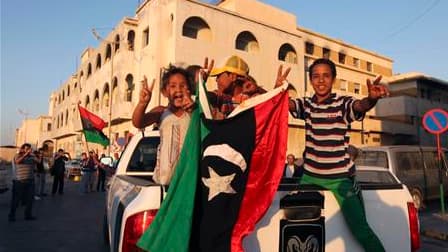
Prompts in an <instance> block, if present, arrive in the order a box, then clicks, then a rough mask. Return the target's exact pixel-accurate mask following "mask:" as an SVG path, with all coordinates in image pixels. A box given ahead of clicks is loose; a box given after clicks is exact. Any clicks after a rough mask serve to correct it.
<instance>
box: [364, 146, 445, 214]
mask: <svg viewBox="0 0 448 252" xmlns="http://www.w3.org/2000/svg"><path fill="white" fill-rule="evenodd" d="M447 154H448V150H447V149H442V160H441V162H439V160H438V153H437V148H436V147H424V146H416V145H391V146H375V147H363V148H361V153H360V154H359V155H358V157H357V159H356V160H355V163H356V165H368V166H376V167H385V168H387V169H389V170H390V171H391V172H392V173H393V174H395V175H396V176H397V177H398V179H399V180H400V181H401V182H402V183H403V184H405V185H406V186H407V187H408V188H409V191H410V193H411V195H412V198H413V200H414V203H415V206H416V207H417V208H420V207H423V206H424V201H425V200H428V199H438V198H440V180H442V181H443V188H444V194H445V196H447V194H448V176H447V175H448V174H447V167H448V166H447V159H446V157H447ZM439 171H440V174H439ZM439 176H440V177H439Z"/></svg>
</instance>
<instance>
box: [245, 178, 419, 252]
mask: <svg viewBox="0 0 448 252" xmlns="http://www.w3.org/2000/svg"><path fill="white" fill-rule="evenodd" d="M319 192H320V194H321V195H322V196H323V198H324V204H323V205H324V208H323V209H322V212H321V217H323V218H322V219H324V223H325V224H324V227H323V230H324V231H322V232H323V238H322V239H324V240H325V251H350V252H352V251H353V252H355V251H360V252H361V251H364V250H363V249H362V247H361V246H360V245H359V244H358V243H357V241H356V240H355V238H354V237H353V236H352V234H351V232H350V230H349V229H348V227H347V225H346V223H345V220H344V217H343V215H342V212H341V211H340V209H339V205H338V203H337V201H336V199H335V197H334V196H333V194H332V193H331V192H330V191H326V190H323V191H319ZM299 193H300V192H299ZM287 194H288V193H287V192H281V191H279V192H278V193H277V195H276V197H275V200H274V202H273V204H272V205H271V207H270V208H269V209H268V212H267V213H266V214H265V216H264V217H263V219H262V220H261V221H260V222H259V223H258V224H257V226H256V230H254V232H253V233H252V234H250V235H249V236H248V237H246V238H245V239H244V248H245V251H251V252H252V251H285V252H286V249H285V247H286V245H285V244H281V242H280V240H281V238H280V237H281V235H280V234H281V233H283V235H282V236H285V235H284V229H285V225H284V224H285V222H286V219H287V218H286V216H285V209H280V200H281V199H282V198H283V197H284V196H286V195H287ZM362 195H363V199H364V205H365V208H366V215H367V219H368V222H369V224H370V226H371V227H372V229H373V230H374V231H375V233H376V234H377V235H378V237H379V238H380V240H381V241H382V243H383V245H384V247H385V249H386V251H410V250H411V249H410V231H409V218H408V211H407V201H409V202H411V201H412V200H411V198H410V197H409V193H408V192H407V189H406V188H405V187H403V188H401V189H398V188H397V189H384V190H378V189H376V190H363V191H362ZM397 199H400V200H397ZM403 199H405V200H403ZM304 211H306V209H305V210H304ZM282 220H283V221H282ZM281 222H282V223H283V224H281ZM288 223H289V224H290V225H292V226H293V225H294V223H297V225H301V227H300V228H297V229H295V230H294V231H293V232H297V231H298V230H304V232H307V231H305V230H307V228H306V227H307V226H306V225H303V224H306V223H310V225H311V226H312V225H314V226H316V225H320V224H319V222H318V221H317V220H316V219H314V220H303V221H297V220H295V221H288ZM322 223H323V221H322ZM303 227H305V228H303ZM299 232H302V231H299ZM301 237H302V238H298V239H296V243H295V244H298V245H303V246H305V245H306V242H307V241H308V240H309V239H306V238H303V236H301ZM305 237H306V236H305ZM287 242H288V238H285V237H283V238H282V243H287ZM320 246H322V244H320ZM292 251H300V250H292ZM310 251H311V250H310ZM313 251H314V250H313ZM317 251H322V250H320V249H319V250H317Z"/></svg>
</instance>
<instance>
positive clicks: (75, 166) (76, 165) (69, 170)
mask: <svg viewBox="0 0 448 252" xmlns="http://www.w3.org/2000/svg"><path fill="white" fill-rule="evenodd" d="M65 173H66V176H67V178H71V177H74V176H81V160H79V159H71V160H68V161H66V162H65Z"/></svg>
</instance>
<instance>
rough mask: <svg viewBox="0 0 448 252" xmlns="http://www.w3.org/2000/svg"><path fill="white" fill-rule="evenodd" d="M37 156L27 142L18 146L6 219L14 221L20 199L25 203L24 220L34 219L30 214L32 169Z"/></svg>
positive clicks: (32, 191)
mask: <svg viewBox="0 0 448 252" xmlns="http://www.w3.org/2000/svg"><path fill="white" fill-rule="evenodd" d="M37 161H38V160H37V158H36V157H35V156H34V155H33V150H32V148H31V145H30V144H29V143H25V144H23V145H22V146H21V147H20V150H19V153H18V154H17V155H16V156H15V157H14V160H13V162H14V167H15V169H14V171H13V181H12V182H13V184H12V199H11V209H10V212H9V216H8V220H9V221H10V222H14V221H16V209H17V207H18V206H19V203H20V201H21V200H22V201H23V203H24V204H25V220H35V219H36V217H34V216H33V215H32V208H33V200H34V169H35V167H36V163H37Z"/></svg>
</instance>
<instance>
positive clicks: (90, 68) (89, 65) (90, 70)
mask: <svg viewBox="0 0 448 252" xmlns="http://www.w3.org/2000/svg"><path fill="white" fill-rule="evenodd" d="M91 74H92V64H91V63H89V64H88V65H87V78H89V76H90V75H91Z"/></svg>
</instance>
